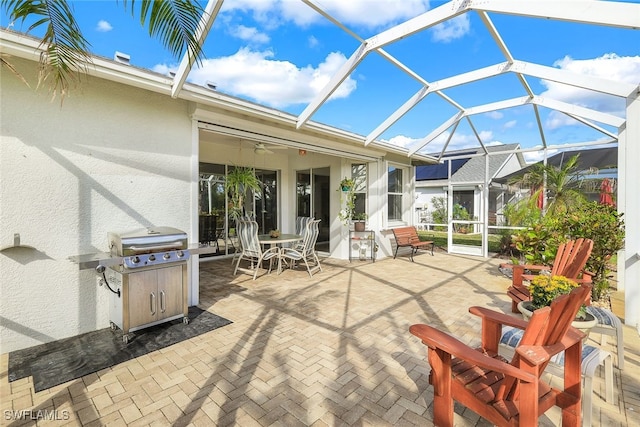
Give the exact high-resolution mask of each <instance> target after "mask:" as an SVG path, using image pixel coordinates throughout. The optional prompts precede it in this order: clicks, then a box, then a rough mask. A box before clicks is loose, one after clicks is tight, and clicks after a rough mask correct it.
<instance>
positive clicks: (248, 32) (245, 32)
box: [229, 25, 271, 44]
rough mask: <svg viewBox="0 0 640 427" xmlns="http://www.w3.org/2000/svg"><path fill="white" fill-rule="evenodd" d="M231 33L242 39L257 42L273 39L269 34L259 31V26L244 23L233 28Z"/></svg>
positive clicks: (266, 41)
mask: <svg viewBox="0 0 640 427" xmlns="http://www.w3.org/2000/svg"><path fill="white" fill-rule="evenodd" d="M229 33H230V34H231V35H232V36H234V37H236V38H239V39H240V40H244V41H248V42H252V43H257V44H265V43H269V41H270V40H271V39H270V38H269V36H268V35H267V34H265V33H262V32H260V31H258V29H257V28H255V27H245V26H244V25H237V26H235V27H233V28H231V29H230V31H229Z"/></svg>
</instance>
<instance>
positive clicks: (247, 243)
mask: <svg viewBox="0 0 640 427" xmlns="http://www.w3.org/2000/svg"><path fill="white" fill-rule="evenodd" d="M236 232H237V233H238V237H239V239H240V246H242V252H241V253H240V257H239V258H238V262H237V263H236V268H235V269H234V271H233V274H234V275H236V274H237V272H238V267H239V266H240V262H241V261H242V260H247V261H249V262H250V263H251V267H252V268H253V271H250V270H249V271H248V272H249V273H253V280H256V277H257V276H258V269H259V268H260V267H261V266H262V262H263V261H269V271H268V272H269V273H271V269H272V267H273V261H274V260H277V261H278V271H280V248H278V247H277V246H274V247H272V248H269V249H267V250H265V251H263V250H262V246H261V245H260V241H259V240H258V223H257V222H255V221H238V222H237V229H236Z"/></svg>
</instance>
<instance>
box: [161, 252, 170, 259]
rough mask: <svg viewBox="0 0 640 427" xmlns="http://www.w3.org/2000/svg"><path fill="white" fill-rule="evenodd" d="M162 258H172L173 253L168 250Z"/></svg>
mask: <svg viewBox="0 0 640 427" xmlns="http://www.w3.org/2000/svg"><path fill="white" fill-rule="evenodd" d="M162 258H164V259H169V258H171V254H170V253H168V252H167V253H166V254H164V255H163V256H162Z"/></svg>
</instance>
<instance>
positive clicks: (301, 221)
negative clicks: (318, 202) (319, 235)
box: [296, 216, 313, 234]
mask: <svg viewBox="0 0 640 427" xmlns="http://www.w3.org/2000/svg"><path fill="white" fill-rule="evenodd" d="M312 219H313V217H308V216H299V217H297V218H296V234H303V233H304V232H305V230H306V229H307V224H308V223H309V221H311V220H312Z"/></svg>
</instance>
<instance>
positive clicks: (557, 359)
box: [499, 326, 614, 427]
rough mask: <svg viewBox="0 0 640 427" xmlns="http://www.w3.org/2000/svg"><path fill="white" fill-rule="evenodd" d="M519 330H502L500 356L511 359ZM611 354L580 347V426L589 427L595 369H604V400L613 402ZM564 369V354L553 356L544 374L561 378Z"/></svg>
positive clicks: (518, 340)
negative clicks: (581, 379) (582, 384)
mask: <svg viewBox="0 0 640 427" xmlns="http://www.w3.org/2000/svg"><path fill="white" fill-rule="evenodd" d="M522 333H523V331H522V330H521V329H516V328H512V327H509V326H505V327H503V328H502V338H500V347H499V351H500V354H502V355H503V356H506V357H513V355H514V352H515V348H516V347H517V346H518V343H519V342H520V340H521V339H522ZM611 359H612V356H611V353H609V352H608V351H604V350H602V349H601V348H598V347H593V346H591V345H583V346H582V361H581V362H582V368H581V369H582V376H583V383H584V386H583V393H582V395H583V399H582V426H583V427H591V416H592V413H593V405H592V397H593V394H594V392H593V377H594V376H595V375H596V368H597V367H598V366H602V367H603V368H604V384H605V400H606V402H607V403H614V401H613V366H612V365H613V364H612V363H611ZM563 369H564V352H560V353H558V354H556V355H555V356H553V358H552V359H551V362H549V365H547V369H546V372H547V373H549V374H551V375H555V376H556V377H562V375H563Z"/></svg>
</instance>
